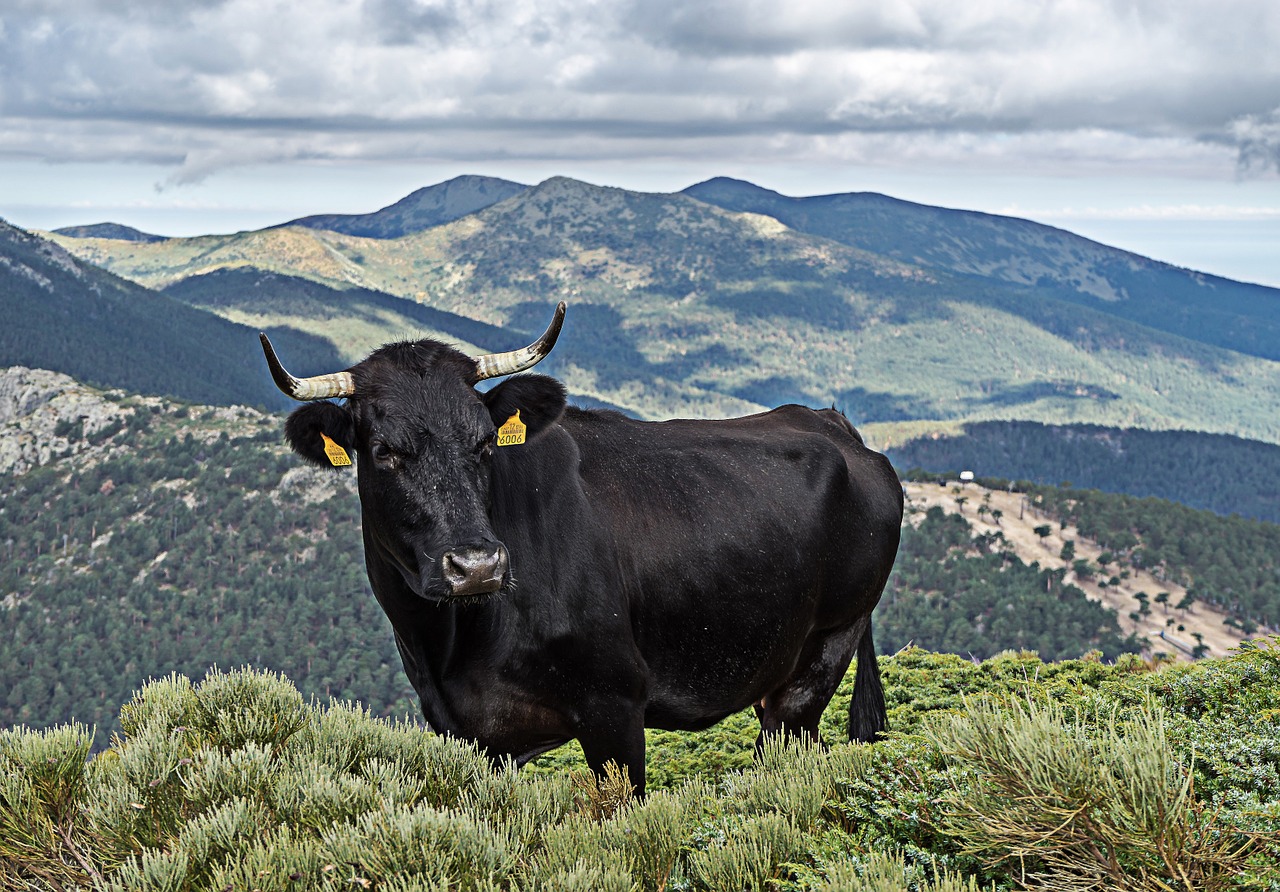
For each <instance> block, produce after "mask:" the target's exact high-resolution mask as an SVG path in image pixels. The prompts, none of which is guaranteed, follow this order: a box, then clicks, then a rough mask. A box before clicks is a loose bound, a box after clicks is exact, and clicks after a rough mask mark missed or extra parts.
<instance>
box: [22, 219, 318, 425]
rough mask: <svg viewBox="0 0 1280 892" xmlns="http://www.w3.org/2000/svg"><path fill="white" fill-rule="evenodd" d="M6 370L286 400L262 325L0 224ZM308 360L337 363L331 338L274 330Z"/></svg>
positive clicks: (223, 401) (201, 396) (200, 396)
mask: <svg viewBox="0 0 1280 892" xmlns="http://www.w3.org/2000/svg"><path fill="white" fill-rule="evenodd" d="M0 318H3V319H4V324H3V325H0V367H3V366H27V367H31V368H43V369H50V370H53V371H57V372H62V373H64V374H68V375H72V376H74V377H76V378H78V379H80V380H82V381H85V382H89V383H93V384H97V385H100V386H104V387H118V388H124V389H127V390H131V391H134V392H138V393H147V394H165V395H169V396H173V397H177V398H179V399H185V400H192V401H199V402H205V403H211V404H217V405H228V404H231V403H237V402H239V403H249V404H251V405H270V406H278V405H283V404H284V402H285V400H284V399H283V397H282V396H281V395H280V394H279V392H278V391H276V390H275V388H274V386H273V385H272V384H271V382H270V379H269V378H268V377H267V375H266V371H265V364H264V362H263V359H262V355H261V348H260V347H259V346H258V339H257V331H256V330H255V329H251V328H247V327H245V326H243V325H237V324H235V323H233V322H230V321H228V320H226V319H224V318H222V317H221V316H218V315H216V314H214V313H209V312H206V311H204V310H199V309H195V308H193V307H189V306H187V305H186V304H184V303H182V302H180V301H177V300H174V299H173V298H171V297H166V296H165V295H163V294H158V293H156V292H154V291H152V290H150V289H147V288H144V287H141V286H139V285H137V284H135V283H133V282H129V281H126V280H124V279H121V278H118V277H117V276H114V275H112V274H111V273H108V272H106V271H104V270H102V269H99V268H97V267H95V266H92V265H90V264H88V263H84V262H83V261H80V260H77V259H76V258H74V257H72V256H71V255H70V254H68V253H67V252H66V251H64V250H63V249H62V248H60V247H58V246H57V245H55V244H52V243H51V242H49V241H47V240H45V239H42V238H39V237H37V236H35V235H32V234H30V233H27V232H24V231H23V230H21V229H17V228H15V227H13V226H9V225H8V224H6V223H3V222H0ZM273 336H276V337H279V339H280V340H281V342H282V343H287V344H289V347H288V348H284V347H282V349H288V350H289V351H290V353H293V352H294V351H296V352H297V355H298V357H299V360H300V361H302V362H305V363H308V364H311V363H314V364H317V365H322V366H323V365H328V366H330V367H332V366H333V365H335V364H337V363H338V362H339V358H338V355H337V353H336V352H335V351H334V349H333V347H332V345H330V344H329V343H328V342H327V341H324V340H321V339H318V338H314V337H311V336H308V335H305V334H302V333H298V332H293V331H290V330H285V329H281V330H279V331H273Z"/></svg>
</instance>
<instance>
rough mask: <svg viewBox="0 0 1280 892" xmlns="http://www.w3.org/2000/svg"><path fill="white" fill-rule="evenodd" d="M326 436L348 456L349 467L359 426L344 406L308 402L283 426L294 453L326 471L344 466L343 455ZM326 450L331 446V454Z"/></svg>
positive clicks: (295, 411)
mask: <svg viewBox="0 0 1280 892" xmlns="http://www.w3.org/2000/svg"><path fill="white" fill-rule="evenodd" d="M325 437H328V438H329V439H330V440H332V441H333V442H334V443H336V444H337V445H338V446H339V447H341V450H342V452H345V453H346V454H347V456H348V458H347V460H346V462H345V463H346V464H350V463H351V459H350V457H349V456H350V454H351V451H352V450H353V449H355V443H356V426H355V422H353V421H352V419H351V413H350V412H348V411H347V410H346V409H344V408H343V407H342V406H339V405H336V404H335V403H324V402H319V403H307V404H306V405H305V406H302V407H300V408H298V409H295V410H294V411H293V414H292V415H290V416H289V420H288V421H286V422H285V423H284V438H285V439H286V440H288V441H289V445H290V446H291V447H293V451H294V452H296V453H298V455H301V456H302V457H303V458H305V459H306V460H307V461H309V462H311V463H312V464H313V465H320V466H321V467H324V468H332V467H341V466H342V465H343V463H344V462H343V460H342V455H341V454H340V453H339V452H337V451H336V450H334V449H333V447H330V446H329V444H328V443H326V442H325ZM326 447H329V450H330V451H329V452H326V451H325V449H326ZM331 455H332V456H333V458H331V457H330V456H331Z"/></svg>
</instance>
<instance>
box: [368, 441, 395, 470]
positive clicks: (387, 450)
mask: <svg viewBox="0 0 1280 892" xmlns="http://www.w3.org/2000/svg"><path fill="white" fill-rule="evenodd" d="M369 454H370V455H372V456H373V460H374V461H375V462H377V463H378V464H379V465H383V466H386V467H390V466H391V465H393V464H394V460H395V453H394V452H392V451H391V447H390V446H388V445H387V444H386V443H383V442H381V441H379V442H377V443H374V444H373V445H372V446H370V447H369Z"/></svg>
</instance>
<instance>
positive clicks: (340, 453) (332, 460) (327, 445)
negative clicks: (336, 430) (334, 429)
mask: <svg viewBox="0 0 1280 892" xmlns="http://www.w3.org/2000/svg"><path fill="white" fill-rule="evenodd" d="M320 437H321V439H323V440H324V454H325V455H327V456H329V464H331V465H333V466H334V467H335V468H342V467H345V466H347V465H349V464H351V456H349V455H347V450H345V449H343V448H342V447H341V446H339V445H338V444H337V443H335V442H333V440H332V439H330V437H329V435H328V434H326V433H321V434H320Z"/></svg>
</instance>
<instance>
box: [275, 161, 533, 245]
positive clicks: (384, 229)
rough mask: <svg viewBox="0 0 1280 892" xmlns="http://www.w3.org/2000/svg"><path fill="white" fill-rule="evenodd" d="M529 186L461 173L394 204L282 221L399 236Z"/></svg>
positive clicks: (348, 232) (374, 235)
mask: <svg viewBox="0 0 1280 892" xmlns="http://www.w3.org/2000/svg"><path fill="white" fill-rule="evenodd" d="M527 188H529V187H528V186H523V185H521V184H520V183H513V182H511V181H510V180H500V179H497V178H496V177H478V176H460V177H454V178H453V179H452V180H448V181H446V182H443V183H439V184H437V185H435V186H427V187H426V188H423V189H419V190H417V191H416V192H412V193H410V194H409V195H407V196H405V197H404V198H402V199H400V200H399V201H397V202H396V203H395V204H392V205H388V206H387V207H385V208H383V209H382V210H380V211H374V212H373V213H371V214H316V215H313V216H310V217H300V218H299V219H297V220H290V221H289V222H288V223H282V224H280V225H281V226H305V227H307V228H308V229H327V230H330V231H332V232H341V233H344V234H346V235H358V236H363V237H365V238H399V237H400V236H402V235H409V234H410V233H413V232H421V231H422V230H424V229H430V228H431V227H433V226H440V225H441V224H443V223H452V222H453V221H454V220H458V219H461V218H462V217H465V216H467V215H468V214H473V213H475V212H476V211H479V210H483V209H484V208H487V207H489V206H490V205H493V204H497V203H498V202H499V201H503V200H504V199H507V198H510V197H511V196H513V195H519V194H520V193H521V192H523V191H524V190H525V189H527Z"/></svg>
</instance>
